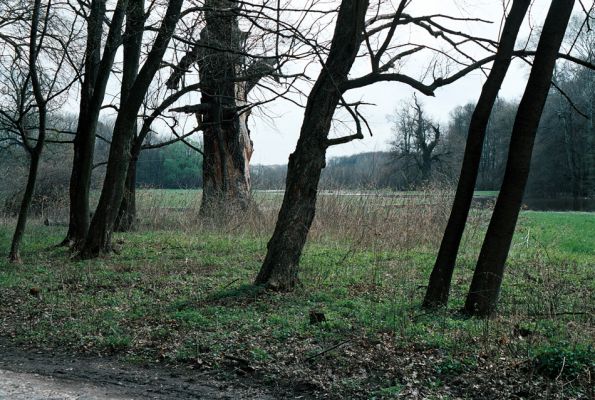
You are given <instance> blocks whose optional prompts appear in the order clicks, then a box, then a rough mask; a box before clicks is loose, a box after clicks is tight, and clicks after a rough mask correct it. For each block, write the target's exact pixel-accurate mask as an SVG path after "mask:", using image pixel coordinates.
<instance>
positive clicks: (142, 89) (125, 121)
mask: <svg viewBox="0 0 595 400" xmlns="http://www.w3.org/2000/svg"><path fill="white" fill-rule="evenodd" d="M182 3H183V0H171V1H170V2H169V4H168V7H167V11H166V13H165V16H164V18H163V22H162V24H161V27H160V28H159V33H158V34H157V37H156V38H155V42H154V43H153V47H152V49H151V51H150V52H149V54H148V56H147V59H146V61H145V63H144V64H143V67H142V68H141V70H140V71H139V73H138V76H137V77H136V79H135V80H134V83H133V84H132V86H131V89H130V94H129V96H127V101H126V102H125V103H124V104H122V107H120V110H119V112H118V116H117V117H116V122H115V125H114V133H113V135H112V143H111V146H110V153H109V158H108V164H107V170H106V175H105V181H104V184H103V188H102V191H101V196H100V198H99V204H98V206H97V210H96V212H95V214H94V215H93V219H92V220H91V225H90V227H89V232H88V234H87V237H86V239H85V243H84V246H83V248H82V250H81V253H80V255H81V257H82V258H93V257H97V256H98V255H99V254H101V253H105V252H109V251H110V250H111V237H112V232H113V229H114V223H115V221H116V217H117V214H118V210H119V208H120V204H121V203H122V197H123V195H124V185H125V181H126V174H127V173H128V164H129V162H130V147H131V144H132V138H133V136H134V127H135V126H136V118H137V115H138V111H139V109H140V106H141V104H142V102H143V99H144V97H145V94H146V92H147V90H148V88H149V85H150V84H151V81H152V80H153V77H154V76H155V73H156V72H157V70H158V69H159V67H160V64H161V60H162V59H163V55H164V54H165V50H166V48H167V44H168V43H169V40H170V39H171V37H172V35H173V33H174V30H175V27H176V24H177V22H178V20H179V18H180V10H181V7H182Z"/></svg>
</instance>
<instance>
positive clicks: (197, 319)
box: [174, 309, 210, 327]
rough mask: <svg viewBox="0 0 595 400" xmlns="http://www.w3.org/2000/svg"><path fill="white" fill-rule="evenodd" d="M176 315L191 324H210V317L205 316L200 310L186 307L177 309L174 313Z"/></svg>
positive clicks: (199, 325) (202, 325) (200, 325)
mask: <svg viewBox="0 0 595 400" xmlns="http://www.w3.org/2000/svg"><path fill="white" fill-rule="evenodd" d="M174 317H175V318H176V319H179V320H181V321H183V322H185V323H187V324H188V325H190V326H196V327H205V326H208V325H209V324H210V320H209V318H207V317H205V316H204V315H203V314H202V313H201V312H200V311H198V310H190V309H186V310H182V311H177V312H176V313H175V314H174Z"/></svg>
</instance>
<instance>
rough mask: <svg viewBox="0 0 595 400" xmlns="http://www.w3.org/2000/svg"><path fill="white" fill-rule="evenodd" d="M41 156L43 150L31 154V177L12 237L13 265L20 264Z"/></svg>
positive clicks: (10, 254)
mask: <svg viewBox="0 0 595 400" xmlns="http://www.w3.org/2000/svg"><path fill="white" fill-rule="evenodd" d="M40 156H41V149H40V150H39V151H37V150H34V151H33V152H32V153H31V157H30V160H29V175H28V176H27V186H26V187H25V193H24V194H23V198H22V200H21V206H20V209H19V216H18V219H17V226H16V228H15V230H14V234H13V236H12V243H11V245H10V253H9V255H8V260H9V261H10V262H12V263H20V262H21V255H20V251H19V250H20V247H21V241H22V240H23V235H24V233H25V226H26V225H27V217H28V215H29V208H30V207H31V201H32V200H33V194H34V193H35V182H36V181H37V172H38V170H39V159H40Z"/></svg>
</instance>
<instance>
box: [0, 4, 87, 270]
mask: <svg viewBox="0 0 595 400" xmlns="http://www.w3.org/2000/svg"><path fill="white" fill-rule="evenodd" d="M58 5H59V3H58ZM58 5H56V4H54V3H52V1H51V0H50V1H48V2H46V3H43V2H42V1H41V0H35V1H34V2H33V4H31V5H30V8H28V9H27V10H26V12H23V13H22V17H23V18H22V19H17V20H13V23H14V24H13V25H12V26H11V27H9V28H8V31H9V32H10V33H8V34H4V35H5V38H8V39H9V40H10V44H11V45H12V46H11V48H10V51H8V52H6V53H5V54H3V57H7V58H8V59H10V60H11V62H10V63H9V62H7V61H6V59H4V60H2V61H3V62H2V63H1V65H0V67H1V70H2V79H0V81H1V82H2V84H3V85H6V86H5V87H4V88H2V90H1V92H2V94H3V96H2V97H4V98H3V99H2V106H3V107H2V108H0V119H2V123H1V125H3V126H5V127H9V129H10V130H11V131H12V132H14V133H15V134H16V138H15V140H16V141H17V142H18V144H19V145H20V146H22V148H23V149H24V150H25V151H26V153H27V156H28V157H29V173H28V176H27V184H26V188H25V191H24V194H23V198H22V200H21V206H20V210H19V215H18V219H17V224H16V228H15V232H14V235H13V238H12V243H11V248H10V254H9V260H10V261H11V262H20V261H21V258H20V251H19V250H20V244H21V241H22V238H23V235H24V232H25V226H26V223H27V216H28V213H29V208H30V206H31V201H32V199H33V195H34V192H35V183H36V180H37V173H38V169H39V164H40V160H41V155H42V152H43V148H44V145H45V141H46V137H47V133H48V130H50V129H51V127H48V112H49V110H50V109H51V108H52V107H57V106H58V105H61V103H62V102H63V101H64V95H65V93H66V92H67V91H68V89H69V88H70V87H71V85H72V84H73V83H74V79H73V78H72V76H70V74H69V73H72V72H73V71H72V68H71V67H73V66H76V63H74V62H73V61H74V60H72V59H69V58H68V51H67V50H68V48H69V46H72V45H73V43H74V42H75V40H76V37H77V34H78V30H77V29H76V26H77V23H76V17H75V18H74V19H73V18H70V16H68V15H65V14H64V10H62V9H61V8H60V7H59V6H58ZM20 10H22V9H20ZM56 10H57V11H56ZM27 19H29V20H30V21H26V20H27ZM64 32H68V34H67V35H64ZM27 36H28V40H27V41H24V39H25V38H26V37H27ZM21 40H22V41H21ZM5 107H6V108H5Z"/></svg>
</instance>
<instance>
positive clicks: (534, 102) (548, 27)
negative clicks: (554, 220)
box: [464, 0, 574, 317]
mask: <svg viewBox="0 0 595 400" xmlns="http://www.w3.org/2000/svg"><path fill="white" fill-rule="evenodd" d="M573 6H574V0H552V4H551V6H550V9H549V11H548V14H547V17H546V20H545V24H544V26H543V29H542V32H541V36H540V38H539V44H538V45H537V50H536V52H535V58H534V60H533V66H532V68H531V73H530V75H529V80H528V81H527V86H526V87H525V92H524V94H523V97H522V99H521V102H520V104H519V108H518V110H517V114H516V118H515V122H514V126H513V128H512V136H511V140H510V147H509V150H508V161H507V163H506V171H505V173H504V181H503V183H502V186H501V188H500V193H499V195H498V200H497V201H496V206H495V208H494V212H493V214H492V219H491V221H490V224H489V226H488V230H487V233H486V236H485V239H484V242H483V245H482V247H481V251H480V254H479V258H478V261H477V265H476V267H475V272H474V274H473V280H472V282H471V287H470V288H469V293H468V294H467V299H466V301H465V307H464V311H465V312H466V313H467V314H470V315H476V316H482V317H484V316H489V315H491V314H492V313H493V312H494V311H495V309H496V305H497V301H498V297H499V294H500V287H501V285H502V279H503V276H504V267H505V263H506V259H507V257H508V252H509V249H510V244H511V242H512V237H513V235H514V230H515V227H516V222H517V219H518V215H519V212H520V209H521V205H522V201H523V194H524V191H525V186H526V184H527V178H528V177H529V169H530V165H531V156H532V152H533V145H534V142H535V134H536V132H537V128H538V126H539V121H540V119H541V114H542V112H543V108H544V106H545V102H546V99H547V96H548V93H549V89H550V86H551V79H552V75H553V72H554V67H555V65H556V59H557V58H558V51H559V49H560V46H561V44H562V41H563V39H564V34H565V32H566V28H567V26H568V22H569V20H570V15H571V13H572V8H573Z"/></svg>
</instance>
